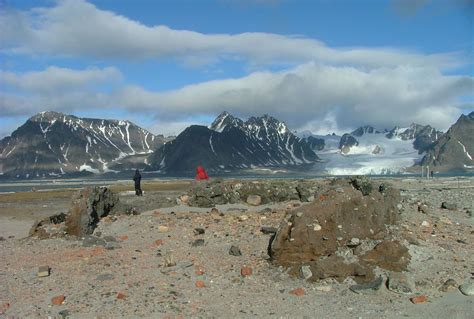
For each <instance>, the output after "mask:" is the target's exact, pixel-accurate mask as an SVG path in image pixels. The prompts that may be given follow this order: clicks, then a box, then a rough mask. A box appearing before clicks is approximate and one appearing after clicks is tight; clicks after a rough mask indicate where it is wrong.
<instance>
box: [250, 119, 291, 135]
mask: <svg viewBox="0 0 474 319" xmlns="http://www.w3.org/2000/svg"><path fill="white" fill-rule="evenodd" d="M244 124H245V126H246V128H247V129H248V130H249V131H251V132H252V133H255V134H256V135H257V136H260V135H262V134H265V135H267V136H269V135H275V134H276V135H280V136H282V135H286V134H290V133H291V132H290V130H289V129H288V127H287V126H286V124H285V123H284V122H280V121H279V120H277V119H276V118H274V117H272V116H270V115H268V114H265V115H263V116H261V117H253V116H252V117H251V118H249V119H248V121H246V122H245V123H244Z"/></svg>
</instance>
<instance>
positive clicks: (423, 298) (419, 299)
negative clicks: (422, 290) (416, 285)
mask: <svg viewBox="0 0 474 319" xmlns="http://www.w3.org/2000/svg"><path fill="white" fill-rule="evenodd" d="M410 301H411V302H412V303H413V304H415V305H416V304H419V303H423V302H427V301H428V297H427V296H425V295H421V296H415V297H411V298H410Z"/></svg>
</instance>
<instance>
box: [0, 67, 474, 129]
mask: <svg viewBox="0 0 474 319" xmlns="http://www.w3.org/2000/svg"><path fill="white" fill-rule="evenodd" d="M48 70H50V69H47V70H46V71H44V72H45V73H46V74H50V72H51V71H48ZM112 70H113V69H112ZM102 71H103V72H104V73H105V74H110V76H106V75H103V74H102V73H101V70H95V72H98V73H99V74H100V75H98V76H91V77H92V79H100V80H106V79H110V78H115V77H116V75H117V72H118V71H110V70H109V69H108V68H106V69H102ZM53 73H54V74H57V75H58V76H60V75H61V74H68V75H69V76H68V77H66V78H69V79H71V82H79V83H80V81H78V80H77V78H78V77H79V78H80V75H84V74H87V76H90V74H89V73H88V71H87V70H85V71H81V70H62V72H52V73H51V74H53ZM76 73H77V74H76ZM93 74H95V73H94V72H93ZM11 77H12V78H16V79H22V78H30V77H31V75H29V74H15V75H11ZM32 78H35V77H34V76H32ZM44 78H45V79H46V78H48V76H45V77H44ZM62 78H64V77H62ZM50 81H51V83H59V82H58V81H57V79H54V77H52V78H50ZM13 82H14V81H13ZM27 82H28V81H27ZM34 83H35V82H34V81H32V82H31V83H29V84H28V85H25V86H22V87H21V88H23V89H25V90H26V91H28V92H31V88H36V85H34ZM44 85H45V86H47V83H44ZM473 88H474V79H473V78H472V77H467V76H446V75H443V74H441V73H440V72H439V71H438V70H437V69H436V68H427V67H408V66H400V67H395V68H377V69H371V70H364V69H358V68H355V67H335V66H326V65H320V64H315V63H307V64H302V65H300V66H298V67H295V68H292V69H289V70H286V71H282V72H254V73H252V74H250V75H248V76H245V77H242V78H236V79H224V80H214V81H209V82H203V83H199V84H194V85H188V86H184V87H182V88H180V89H177V90H172V91H166V92H153V91H148V90H146V89H144V88H142V87H139V86H131V85H126V86H125V85H124V86H120V85H116V86H115V87H114V89H113V90H111V91H108V92H102V91H100V90H96V89H95V87H92V86H87V85H84V86H82V87H79V89H78V90H63V89H62V87H61V86H60V85H58V86H56V92H53V91H50V92H49V94H43V87H42V86H40V87H39V88H38V92H39V93H37V94H33V95H27V96H24V95H21V94H20V93H21V92H20V93H9V94H3V96H0V100H2V101H3V102H2V103H1V104H0V105H1V107H0V108H1V111H2V114H19V113H18V112H24V113H25V115H31V113H33V110H36V111H42V110H45V109H54V110H62V111H70V110H74V109H78V108H80V109H87V108H89V109H95V110H96V109H98V108H120V109H124V110H128V111H130V112H131V113H135V112H139V113H140V114H150V115H153V116H156V117H157V118H158V119H160V120H161V122H162V123H164V124H165V125H168V124H169V125H168V126H169V127H170V128H169V129H166V130H167V132H172V131H173V130H175V131H178V130H179V129H180V128H181V127H182V126H180V125H181V123H185V124H188V123H191V122H192V121H191V120H189V118H190V117H196V116H202V115H212V116H215V115H217V114H218V113H220V112H222V111H223V110H227V111H229V112H231V113H233V114H236V115H239V116H242V117H249V116H253V115H261V114H264V113H268V114H271V115H273V116H275V117H277V118H279V119H281V120H285V121H286V122H287V123H288V124H289V125H290V127H291V128H294V129H295V128H296V129H298V130H300V129H311V130H313V131H318V132H321V130H322V129H323V128H325V127H327V128H329V129H330V130H339V131H341V130H344V129H353V128H355V127H357V126H360V125H366V124H370V125H373V126H376V127H378V128H391V127H393V126H395V125H408V124H410V123H411V122H418V123H421V124H432V125H434V126H436V127H437V128H441V129H446V128H447V127H448V126H449V125H450V124H452V123H453V122H454V121H455V120H456V118H457V117H458V116H459V114H460V113H461V108H462V107H463V105H462V104H461V103H460V102H459V98H460V97H462V96H464V95H469V94H471V93H472V92H473ZM26 112H28V113H26ZM334 123H337V126H335V125H334ZM178 127H179V128H178ZM321 133H322V132H321Z"/></svg>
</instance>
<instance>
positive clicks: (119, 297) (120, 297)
mask: <svg viewBox="0 0 474 319" xmlns="http://www.w3.org/2000/svg"><path fill="white" fill-rule="evenodd" d="M125 298H127V295H125V294H124V293H123V292H119V293H118V294H117V299H119V300H124V299H125Z"/></svg>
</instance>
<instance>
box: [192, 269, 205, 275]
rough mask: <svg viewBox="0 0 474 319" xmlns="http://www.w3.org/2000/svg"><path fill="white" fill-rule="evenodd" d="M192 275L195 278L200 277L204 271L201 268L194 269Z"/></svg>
mask: <svg viewBox="0 0 474 319" xmlns="http://www.w3.org/2000/svg"><path fill="white" fill-rule="evenodd" d="M194 273H195V274H196V275H197V276H202V275H204V269H202V268H201V267H198V268H196V270H195V271H194Z"/></svg>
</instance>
